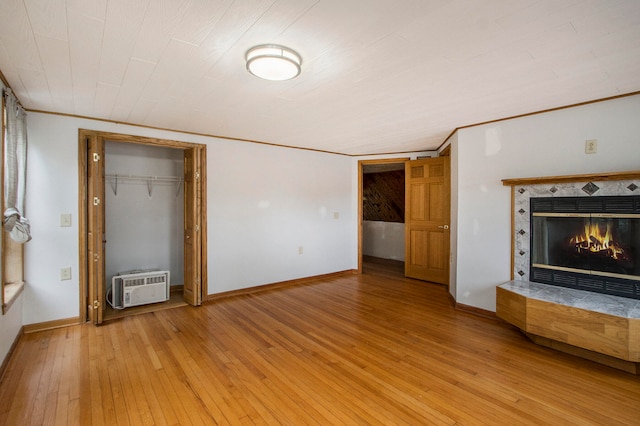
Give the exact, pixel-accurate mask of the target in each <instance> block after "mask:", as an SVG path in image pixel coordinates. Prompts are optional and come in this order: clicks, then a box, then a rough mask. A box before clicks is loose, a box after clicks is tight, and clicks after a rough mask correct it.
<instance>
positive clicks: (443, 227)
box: [438, 225, 449, 229]
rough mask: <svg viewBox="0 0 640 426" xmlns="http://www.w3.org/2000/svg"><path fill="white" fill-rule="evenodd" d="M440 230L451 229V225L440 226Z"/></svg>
mask: <svg viewBox="0 0 640 426" xmlns="http://www.w3.org/2000/svg"><path fill="white" fill-rule="evenodd" d="M438 228H440V229H449V225H438Z"/></svg>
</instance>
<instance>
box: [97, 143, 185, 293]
mask: <svg viewBox="0 0 640 426" xmlns="http://www.w3.org/2000/svg"><path fill="white" fill-rule="evenodd" d="M183 156H184V152H183V150H181V149H175V148H166V147H158V146H148V145H139V144H131V143H121V142H112V141H107V142H106V143H105V173H106V174H107V175H120V176H124V178H120V179H119V180H118V182H117V186H116V184H115V182H113V181H111V180H109V179H107V184H106V189H105V217H106V220H105V222H106V223H105V224H106V230H105V239H106V241H107V243H106V245H105V271H106V274H105V275H106V278H107V281H106V282H107V287H108V286H109V285H110V284H111V279H112V277H113V276H114V275H116V274H118V273H120V272H125V271H131V270H136V269H154V270H162V271H164V270H168V271H170V280H171V284H172V285H182V284H183V281H184V280H183V276H184V243H183V241H184V191H183V190H182V187H183V185H182V184H180V183H179V182H162V181H156V182H155V183H154V182H153V181H151V195H149V188H148V186H147V181H145V180H131V179H126V176H128V175H135V176H160V177H175V178H182V177H183V175H184V173H183V170H184V166H183Z"/></svg>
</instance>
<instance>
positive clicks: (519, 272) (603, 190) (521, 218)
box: [513, 180, 640, 281]
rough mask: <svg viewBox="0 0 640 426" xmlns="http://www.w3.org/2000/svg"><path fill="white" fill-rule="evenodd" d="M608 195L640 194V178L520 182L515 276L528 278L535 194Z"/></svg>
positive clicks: (516, 197)
mask: <svg viewBox="0 0 640 426" xmlns="http://www.w3.org/2000/svg"><path fill="white" fill-rule="evenodd" d="M606 195H640V180H638V181H634V180H619V181H601V182H597V181H593V182H592V181H589V182H570V183H562V184H553V183H548V184H537V185H517V186H515V187H514V204H513V206H514V212H513V217H514V231H515V236H514V237H515V239H514V242H515V244H514V247H513V249H514V254H513V255H514V257H513V268H514V270H513V277H514V279H515V280H523V281H528V280H529V262H530V259H531V257H530V250H531V245H530V243H531V240H530V236H531V223H530V220H531V219H530V217H531V212H530V210H529V209H530V206H529V200H530V199H531V198H532V197H581V196H584V197H590V196H594V197H595V196H606Z"/></svg>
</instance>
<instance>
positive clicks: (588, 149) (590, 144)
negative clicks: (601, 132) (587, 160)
mask: <svg viewBox="0 0 640 426" xmlns="http://www.w3.org/2000/svg"><path fill="white" fill-rule="evenodd" d="M584 152H585V154H595V153H596V152H598V140H597V139H588V140H586V141H585V142H584Z"/></svg>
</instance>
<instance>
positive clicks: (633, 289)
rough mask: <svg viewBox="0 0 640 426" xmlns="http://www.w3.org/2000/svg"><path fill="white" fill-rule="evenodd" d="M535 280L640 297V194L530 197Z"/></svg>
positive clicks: (532, 271)
mask: <svg viewBox="0 0 640 426" xmlns="http://www.w3.org/2000/svg"><path fill="white" fill-rule="evenodd" d="M530 212H531V218H530V224H531V240H530V243H531V251H530V253H531V260H530V274H529V276H530V280H531V281H534V282H540V283H545V284H552V285H556V286H561V287H569V288H576V289H580V290H587V291H592V292H596V293H603V294H611V295H616V296H623V297H628V298H633V299H640V196H602V197H544V198H535V197H532V198H531V199H530Z"/></svg>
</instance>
